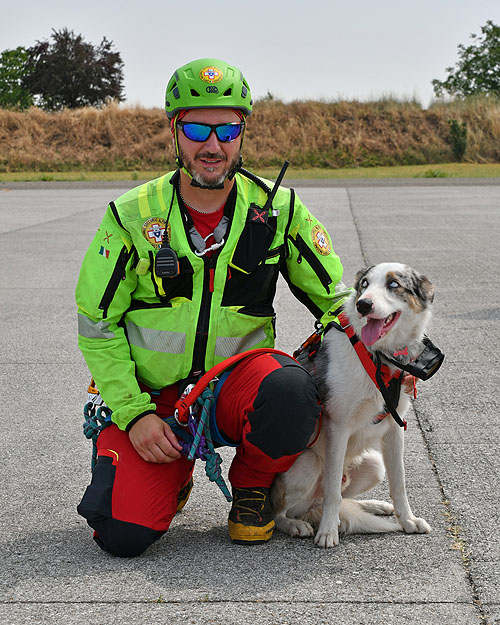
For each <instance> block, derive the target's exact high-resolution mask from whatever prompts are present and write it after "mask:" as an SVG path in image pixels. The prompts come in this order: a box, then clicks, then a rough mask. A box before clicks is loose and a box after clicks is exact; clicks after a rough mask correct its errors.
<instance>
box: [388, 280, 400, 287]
mask: <svg viewBox="0 0 500 625" xmlns="http://www.w3.org/2000/svg"><path fill="white" fill-rule="evenodd" d="M387 286H388V287H389V288H390V289H397V288H398V287H399V282H396V280H391V281H390V282H389V284H388V285H387Z"/></svg>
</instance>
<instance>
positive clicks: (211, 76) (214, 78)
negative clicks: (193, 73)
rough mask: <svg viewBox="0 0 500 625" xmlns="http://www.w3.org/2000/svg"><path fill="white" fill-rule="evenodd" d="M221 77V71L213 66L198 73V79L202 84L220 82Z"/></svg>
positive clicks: (222, 75)
mask: <svg viewBox="0 0 500 625" xmlns="http://www.w3.org/2000/svg"><path fill="white" fill-rule="evenodd" d="M223 77H224V74H223V73H222V70H220V69H219V68H218V67H214V66H213V65H211V66H209V67H204V68H203V69H202V70H201V71H200V78H201V79H202V80H203V81H204V82H209V83H211V84H213V83H214V82H220V81H221V80H222V78H223Z"/></svg>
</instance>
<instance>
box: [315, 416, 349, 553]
mask: <svg viewBox="0 0 500 625" xmlns="http://www.w3.org/2000/svg"><path fill="white" fill-rule="evenodd" d="M346 430H347V428H346V427H344V428H336V427H335V426H334V424H332V423H331V422H330V423H328V425H327V430H326V454H325V474H324V498H323V513H322V515H321V522H320V524H319V528H318V532H317V534H316V536H315V538H314V542H315V544H316V545H318V547H324V548H325V549H326V548H329V547H334V546H335V545H338V544H339V524H340V516H339V514H340V506H341V503H342V476H343V473H344V459H345V454H346V449H347V442H348V440H349V434H348V432H346Z"/></svg>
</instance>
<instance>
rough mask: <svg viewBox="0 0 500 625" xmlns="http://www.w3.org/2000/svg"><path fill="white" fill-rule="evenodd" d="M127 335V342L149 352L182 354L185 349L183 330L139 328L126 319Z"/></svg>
mask: <svg viewBox="0 0 500 625" xmlns="http://www.w3.org/2000/svg"><path fill="white" fill-rule="evenodd" d="M127 336H128V342H129V343H130V344H131V345H135V346H136V347H142V348H143V349H147V350H149V351H150V352H164V353H166V354H183V353H184V351H185V349H186V334H185V332H169V331H168V330H154V329H152V328H141V327H140V326H138V325H136V324H135V323H133V322H132V321H128V322H127Z"/></svg>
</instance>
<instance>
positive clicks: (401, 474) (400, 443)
mask: <svg viewBox="0 0 500 625" xmlns="http://www.w3.org/2000/svg"><path fill="white" fill-rule="evenodd" d="M403 450H404V432H403V429H402V428H400V427H399V426H398V425H396V423H393V424H392V427H390V428H389V430H388V432H387V434H386V435H385V436H384V441H383V448H382V452H383V456H384V463H385V468H386V471H387V479H388V480H389V492H390V494H391V498H392V501H393V503H394V515H395V516H396V518H397V520H398V522H399V524H400V525H401V527H402V528H403V530H404V531H405V532H406V533H407V534H428V533H429V532H430V531H431V526H430V525H429V524H428V523H427V521H425V519H421V518H419V517H416V516H415V515H414V514H413V512H412V511H411V508H410V504H409V503H408V497H407V495H406V485H405V468H404V462H403Z"/></svg>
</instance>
